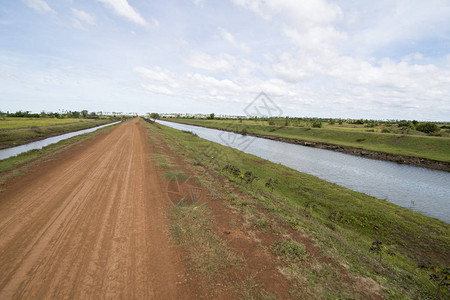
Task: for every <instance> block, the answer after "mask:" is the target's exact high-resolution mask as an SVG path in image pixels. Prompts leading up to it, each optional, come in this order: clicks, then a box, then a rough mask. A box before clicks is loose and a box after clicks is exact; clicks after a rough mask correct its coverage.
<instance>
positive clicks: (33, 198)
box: [0, 120, 192, 299]
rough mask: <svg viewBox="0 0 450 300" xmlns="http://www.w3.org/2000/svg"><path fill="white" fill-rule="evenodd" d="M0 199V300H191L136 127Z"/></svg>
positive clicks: (17, 182) (54, 164)
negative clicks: (117, 299) (114, 299)
mask: <svg viewBox="0 0 450 300" xmlns="http://www.w3.org/2000/svg"><path fill="white" fill-rule="evenodd" d="M74 148H76V149H71V150H69V151H67V153H63V154H60V155H57V157H56V158H57V159H56V160H54V161H51V162H47V163H44V164H43V165H41V166H39V167H38V168H35V169H34V170H33V172H31V173H29V174H26V175H25V176H22V177H18V178H15V179H13V180H12V182H11V183H9V184H8V186H7V190H6V191H4V192H2V193H0V274H1V275H0V299H17V298H26V299H42V298H52V299H73V298H78V299H110V298H121V299H180V298H190V296H192V295H190V291H189V288H188V286H186V285H184V284H180V282H182V281H184V278H183V274H184V272H185V271H184V267H183V265H182V263H181V256H180V252H179V250H178V249H177V248H175V246H173V245H172V244H171V243H170V239H169V233H168V224H167V221H166V218H165V208H166V205H168V201H167V197H166V193H165V191H164V190H163V188H162V184H160V183H159V182H158V179H157V176H156V173H155V170H154V169H153V168H152V166H151V164H150V161H149V155H148V154H149V144H148V142H147V137H146V133H145V131H144V128H143V127H142V126H141V125H140V124H138V123H137V121H136V120H133V121H129V122H127V123H124V124H121V125H120V126H118V127H117V128H115V129H114V130H112V131H111V132H110V133H108V134H105V135H104V136H102V137H100V138H99V139H97V140H95V141H90V142H87V143H85V144H84V145H82V146H81V147H80V146H75V147H74Z"/></svg>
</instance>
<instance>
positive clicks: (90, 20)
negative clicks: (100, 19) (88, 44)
mask: <svg viewBox="0 0 450 300" xmlns="http://www.w3.org/2000/svg"><path fill="white" fill-rule="evenodd" d="M72 14H73V17H74V18H73V27H75V28H78V29H85V28H84V26H83V25H84V24H88V25H95V17H94V16H93V15H91V14H89V13H87V12H85V11H82V10H78V9H75V8H72Z"/></svg>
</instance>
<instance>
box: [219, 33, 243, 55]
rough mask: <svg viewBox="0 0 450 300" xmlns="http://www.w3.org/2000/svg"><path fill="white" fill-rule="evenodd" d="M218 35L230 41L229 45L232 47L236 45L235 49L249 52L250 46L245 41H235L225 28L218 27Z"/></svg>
mask: <svg viewBox="0 0 450 300" xmlns="http://www.w3.org/2000/svg"><path fill="white" fill-rule="evenodd" d="M219 30H220V35H221V36H222V38H223V39H224V40H225V41H227V42H228V43H230V44H231V45H233V46H234V47H236V48H237V49H239V50H241V51H243V52H245V53H249V52H250V48H249V47H248V46H247V45H246V44H245V43H239V42H237V41H236V39H235V38H234V36H233V35H232V34H231V33H230V32H228V31H227V30H226V29H223V28H220V29H219Z"/></svg>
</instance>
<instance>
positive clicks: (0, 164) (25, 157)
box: [0, 123, 119, 184]
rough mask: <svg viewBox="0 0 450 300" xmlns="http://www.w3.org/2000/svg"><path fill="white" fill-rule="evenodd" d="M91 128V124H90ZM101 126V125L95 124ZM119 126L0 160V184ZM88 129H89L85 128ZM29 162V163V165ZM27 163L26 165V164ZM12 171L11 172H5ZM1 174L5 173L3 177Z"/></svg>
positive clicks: (112, 126)
mask: <svg viewBox="0 0 450 300" xmlns="http://www.w3.org/2000/svg"><path fill="white" fill-rule="evenodd" d="M90 124H91V126H90V127H92V124H93V123H90ZM97 125H101V124H97ZM117 125H119V124H115V125H111V126H106V127H104V128H101V129H98V130H96V131H94V132H90V133H85V134H81V135H78V136H74V137H72V138H69V139H66V140H63V141H60V142H58V143H55V144H52V145H48V146H47V147H44V148H42V149H36V150H30V151H28V152H25V153H22V154H19V155H17V156H14V157H11V158H8V159H4V160H0V184H2V183H3V182H4V181H5V180H6V179H7V178H9V177H14V176H18V175H20V174H22V173H23V172H24V171H25V169H27V168H29V167H31V166H33V165H35V164H39V163H41V162H42V161H45V160H47V159H50V158H51V157H52V156H54V155H55V154H57V153H59V152H61V151H64V150H66V149H68V148H69V147H72V146H74V145H76V144H78V143H80V142H83V141H85V140H87V139H94V138H95V137H96V136H97V135H98V134H100V133H103V132H107V131H109V130H111V129H113V128H114V127H116V126H117ZM87 128H89V127H87ZM29 162H31V163H29ZM26 163H28V164H26ZM10 170H12V172H7V171H10ZM3 173H7V174H6V175H4V174H3Z"/></svg>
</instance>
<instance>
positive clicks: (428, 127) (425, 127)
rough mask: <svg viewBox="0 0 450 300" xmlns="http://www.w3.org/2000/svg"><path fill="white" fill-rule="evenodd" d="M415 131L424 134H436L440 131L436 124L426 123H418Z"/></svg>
mask: <svg viewBox="0 0 450 300" xmlns="http://www.w3.org/2000/svg"><path fill="white" fill-rule="evenodd" d="M416 130H418V131H422V132H425V133H433V132H438V131H439V130H441V129H440V128H439V126H437V125H436V124H434V123H431V122H427V123H420V124H419V125H417V126H416Z"/></svg>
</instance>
